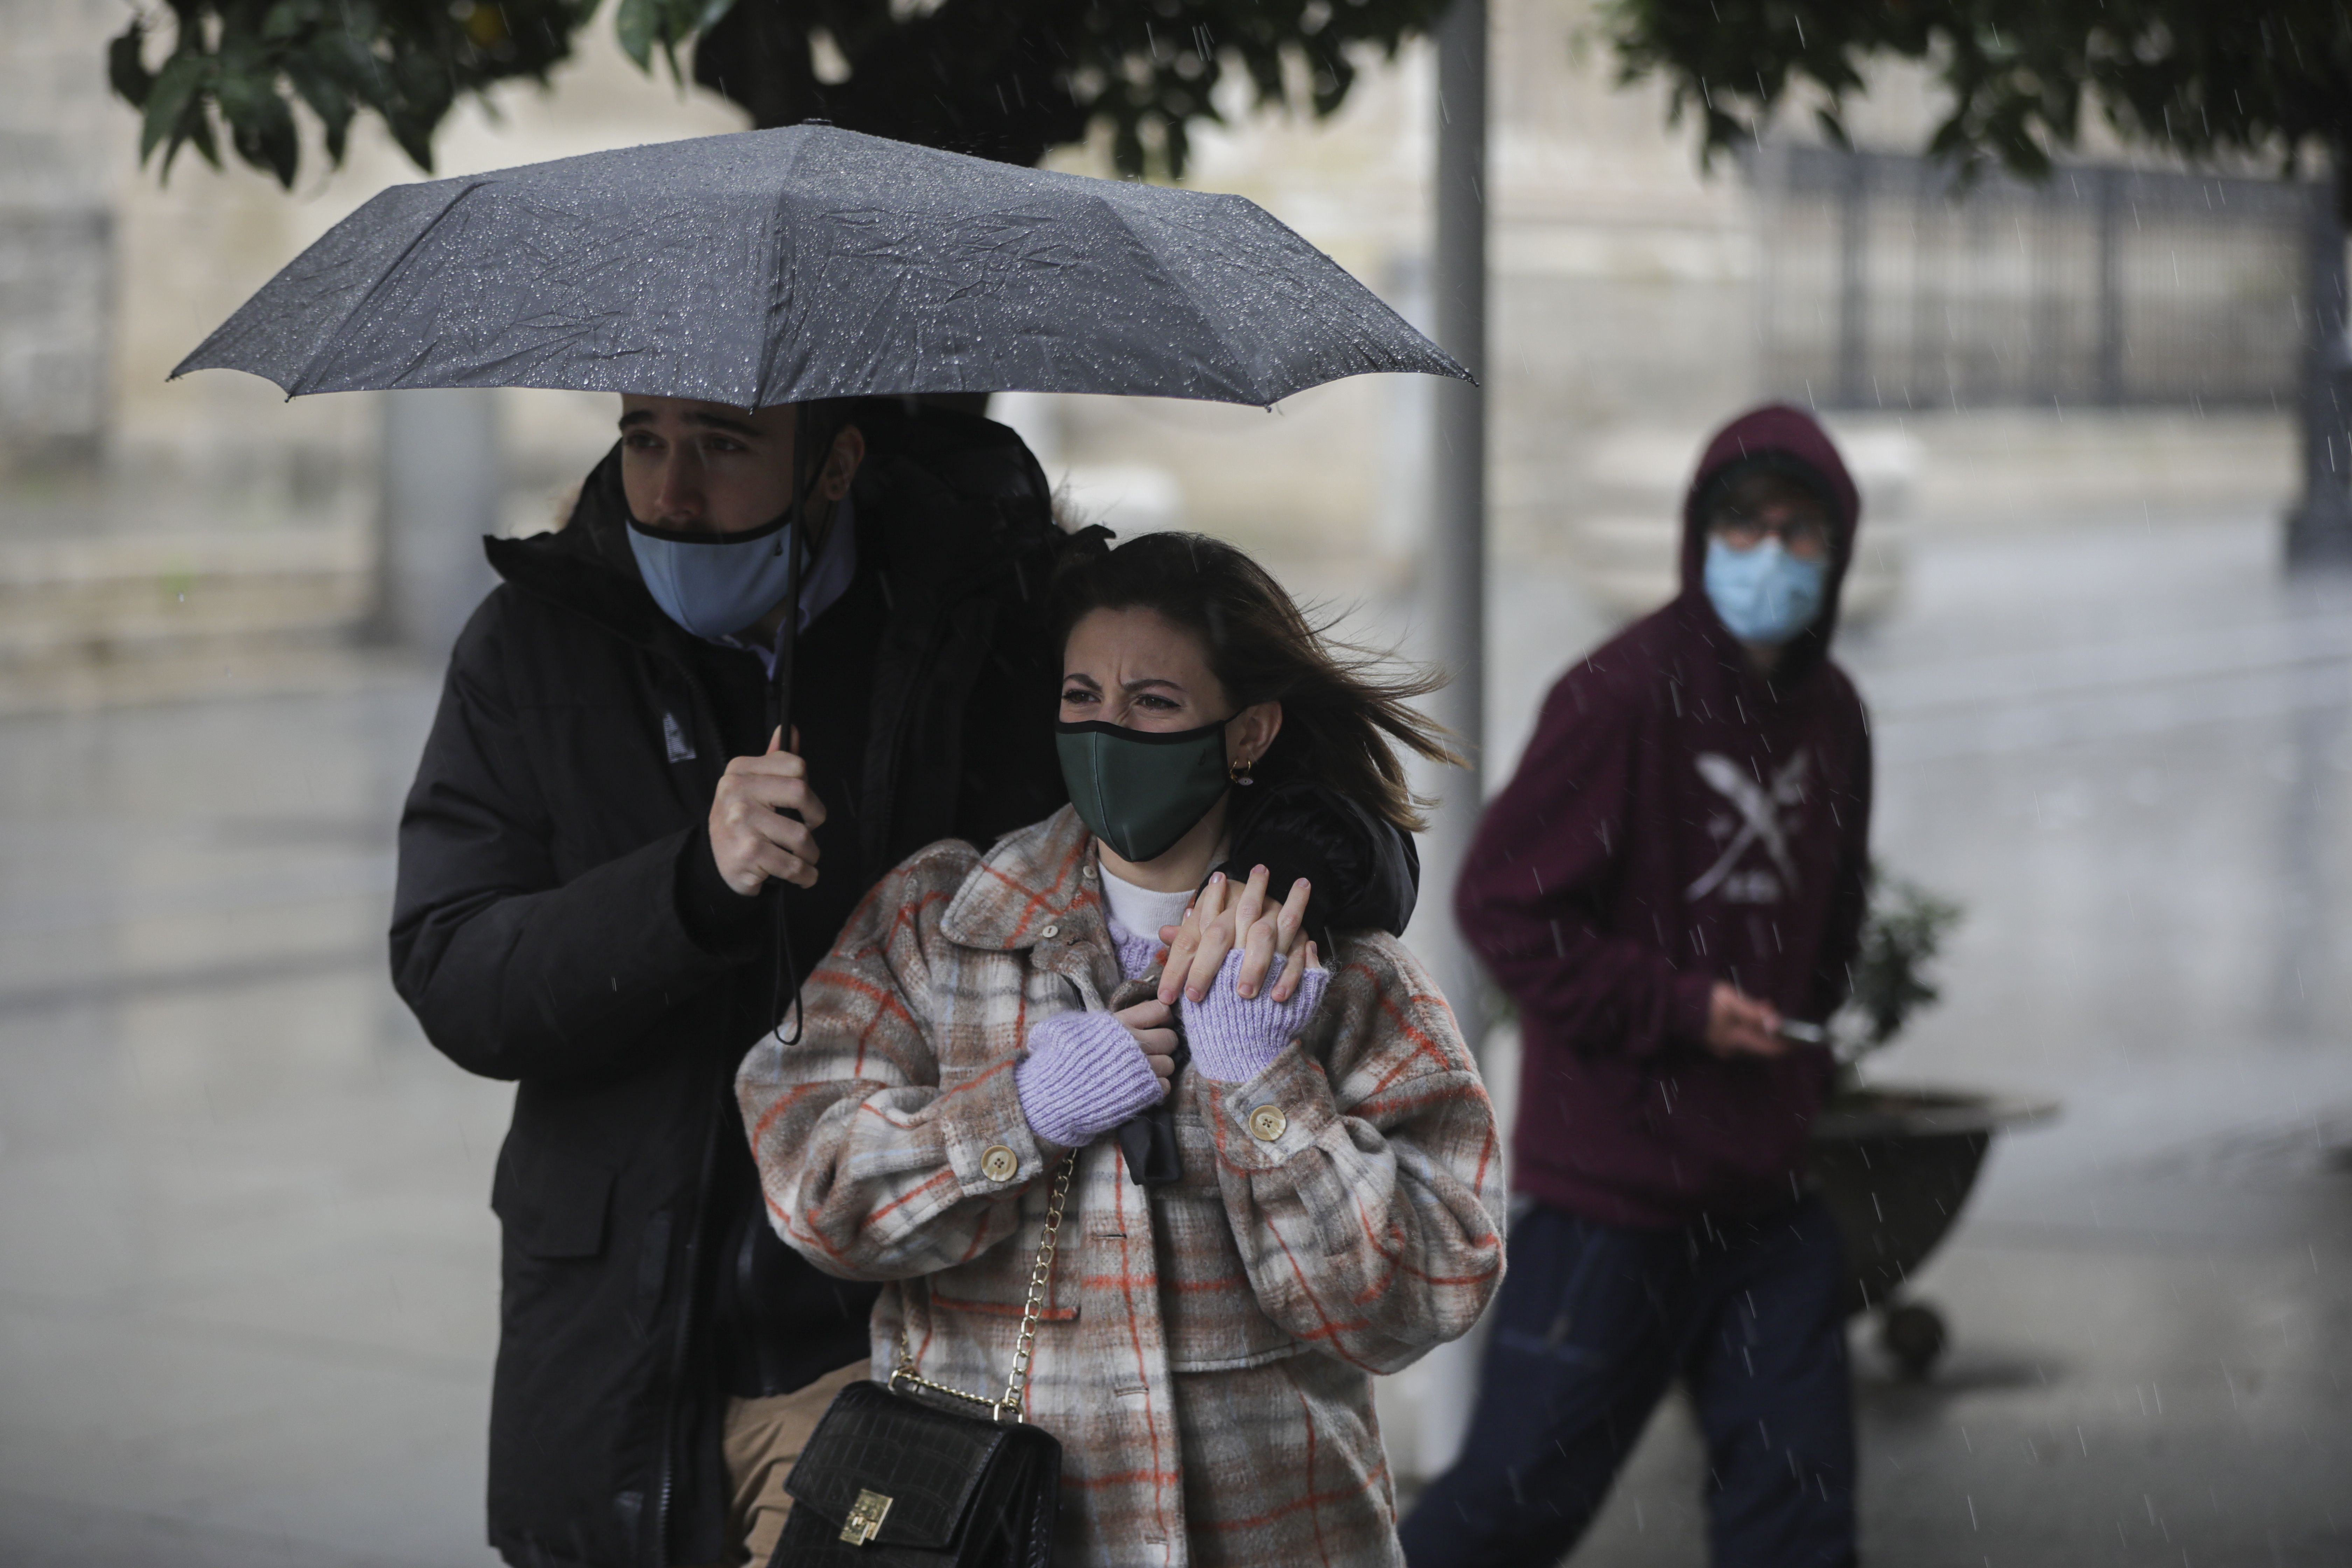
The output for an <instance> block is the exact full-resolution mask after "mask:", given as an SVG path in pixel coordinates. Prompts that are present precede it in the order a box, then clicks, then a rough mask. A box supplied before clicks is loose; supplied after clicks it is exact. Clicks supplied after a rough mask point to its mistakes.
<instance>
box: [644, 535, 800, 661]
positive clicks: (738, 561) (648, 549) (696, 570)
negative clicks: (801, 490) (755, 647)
mask: <svg viewBox="0 0 2352 1568" xmlns="http://www.w3.org/2000/svg"><path fill="white" fill-rule="evenodd" d="M795 540H796V531H795V530H794V529H793V526H792V523H791V521H790V520H789V519H788V518H782V517H780V518H778V519H777V520H776V521H773V522H772V523H770V524H768V525H767V526H766V527H764V528H755V529H753V530H751V531H750V532H749V533H686V532H680V531H675V530H672V529H667V528H648V527H646V525H645V524H644V523H642V522H639V521H637V520H636V519H635V518H631V519H629V551H630V553H632V554H634V555H635V556H636V558H637V571H638V573H639V574H642V575H643V576H644V578H645V580H646V591H647V592H649V593H651V594H652V595H653V596H654V603H655V604H656V605H660V606H661V610H662V614H663V615H666V616H668V617H669V618H670V619H671V620H673V621H676V622H677V624H678V625H679V626H684V627H685V628H686V629H687V630H688V631H689V632H692V633H693V634H694V635H695V636H696V637H727V636H730V635H731V634H733V633H736V632H740V631H741V630H743V628H744V627H746V626H750V625H751V623H752V622H754V621H756V620H758V619H759V618H760V617H761V616H764V615H766V614H767V613H768V612H769V611H770V610H772V609H774V608H775V607H776V605H777V603H778V602H779V601H781V600H782V598H783V596H784V595H785V593H786V592H787V591H788V590H789V589H790V588H791V586H792V583H791V578H792V560H793V558H792V553H791V552H792V551H793V549H794V548H796V544H795Z"/></svg>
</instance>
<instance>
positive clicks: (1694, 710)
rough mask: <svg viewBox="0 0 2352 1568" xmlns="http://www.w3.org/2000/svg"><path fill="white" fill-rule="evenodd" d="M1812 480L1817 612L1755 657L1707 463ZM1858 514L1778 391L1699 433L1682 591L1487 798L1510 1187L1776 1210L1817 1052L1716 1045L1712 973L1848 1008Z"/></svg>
mask: <svg viewBox="0 0 2352 1568" xmlns="http://www.w3.org/2000/svg"><path fill="white" fill-rule="evenodd" d="M1748 459H1758V460H1760V461H1761V462H1763V463H1765V464H1768V465H1771V466H1775V467H1778V468H1782V469H1783V470H1784V471H1786V470H1787V469H1788V468H1789V466H1790V464H1791V463H1794V464H1797V465H1801V466H1802V470H1803V472H1802V473H1801V474H1799V475H1798V476H1797V477H1800V478H1811V479H1813V480H1814V481H1815V488H1817V489H1820V490H1821V491H1822V494H1823V497H1824V499H1825V500H1829V501H1830V502H1831V503H1832V513H1833V515H1834V518H1835V520H1836V542H1835V546H1834V550H1833V552H1832V560H1831V564H1830V571H1829V578H1828V584H1827V592H1826V593H1825V595H1824V596H1823V601H1822V612H1821V615H1820V616H1819V617H1818V618H1817V619H1816V620H1815V622H1814V623H1813V625H1812V626H1811V627H1810V628H1809V629H1807V630H1806V631H1804V632H1802V633H1801V634H1800V635H1799V636H1798V637H1796V638H1795V639H1793V640H1792V641H1791V642H1790V644H1789V645H1788V647H1787V649H1786V650H1785V652H1784V653H1783V655H1782V658H1781V661H1780V667H1779V668H1778V670H1777V671H1776V672H1775V673H1774V675H1773V676H1772V677H1771V678H1770V679H1766V678H1765V677H1764V676H1763V675H1761V674H1759V673H1758V672H1757V670H1756V668H1755V667H1754V666H1753V665H1752V664H1751V663H1750V662H1749V660H1748V657H1747V655H1746V653H1745V652H1744V651H1743V650H1742V648H1741V647H1740V646H1739V644H1738V641H1737V639H1735V638H1734V637H1732V635H1731V633H1730V632H1729V631H1727V629H1726V628H1725V626H1724V625H1723V622H1722V621H1721V620H1720V619H1719V618H1717V616H1716V613H1715V609H1714V606H1713V605H1710V604H1709V603H1708V602H1707V597H1706V587H1705V584H1704V565H1705V560H1706V535H1705V531H1704V530H1703V528H1702V527H1701V524H1700V521H1699V516H1698V509H1699V502H1700V499H1701V497H1702V495H1703V494H1704V492H1705V491H1706V489H1707V487H1708V485H1709V482H1710V481H1711V480H1713V479H1715V478H1716V477H1717V475H1718V474H1719V473H1720V472H1721V471H1722V470H1723V469H1724V468H1727V466H1729V465H1732V464H1735V463H1741V462H1744V461H1746V460H1748ZM1859 510H1860V506H1859V501H1858V500H1857V498H1856V496H1855V493H1854V488H1853V480H1852V479H1849V478H1848V477H1847V475H1846V471H1845V465H1844V464H1843V463H1842V462H1840V461H1839V460H1838V455H1837V451H1836V448H1834V447H1832V446H1831V444H1830V440H1829V437H1827V436H1826V435H1825V434H1824V433H1823V432H1822V428H1821V426H1818V425H1816V424H1815V423H1814V422H1813V421H1812V420H1811V418H1810V417H1808V416H1805V415H1804V414H1801V413H1800V412H1799V411H1797V410H1796V409H1793V408H1787V407H1780V406H1772V407H1766V408H1760V409H1758V410H1756V411H1755V412H1753V413H1750V414H1747V415H1743V416H1741V417H1739V418H1738V419H1737V420H1735V421H1733V422H1732V423H1731V424H1730V425H1729V426H1726V427H1725V428H1724V430H1723V431H1722V433H1721V434H1719V435H1717V437H1715V439H1714V440H1713V441H1712V442H1710V443H1709V444H1708V446H1707V449H1706V457H1705V458H1703V459H1702V460H1701V461H1700V463H1699V468H1698V475H1697V478H1696V479H1695V480H1694V481H1693V482H1692V485H1691V489H1690V495H1689V497H1688V499H1687V500H1685V503H1684V509H1683V551H1682V593H1681V595H1679V596H1678V597H1677V598H1675V601H1674V602H1673V603H1672V604H1670V605H1666V606H1665V608H1664V609H1662V610H1660V611H1658V612H1657V613H1656V614H1654V615H1652V616H1648V617H1646V618H1645V619H1643V620H1641V621H1637V622H1635V623H1634V624H1633V626H1630V627H1628V628H1627V629H1626V630H1625V631H1624V632H1622V634H1620V635H1619V636H1618V637H1614V638H1612V640H1611V641H1609V642H1607V643H1604V644H1602V645H1601V647H1599V648H1598V649H1596V650H1594V651H1593V652H1592V653H1591V654H1589V655H1587V656H1586V657H1585V658H1583V659H1581V660H1580V661H1579V662H1578V663H1577V664H1576V666H1575V667H1574V668H1571V669H1570V671H1569V672H1568V673H1567V674H1566V675H1565V676H1563V677H1562V678H1561V679H1560V681H1559V684H1558V685H1557V686H1555V687H1553V688H1552V690H1551V695H1550V696H1549V698H1548V699H1547V700H1545V703H1544V710H1543V717H1542V720H1541V721H1540V722H1539V724H1538V727H1537V730H1536V736H1535V740H1534V741H1533V742H1532V743H1531V744H1530V745H1529V746H1528V752H1527V756H1526V758H1525V759H1524V760H1523V761H1522V762H1521V763H1519V771H1518V773H1517V776H1516V777H1514V778H1513V779H1512V780H1511V784H1510V787H1508V788H1507V789H1506V790H1504V791H1503V793H1502V794H1501V795H1498V796H1497V797H1496V799H1495V801H1494V803H1493V804H1492V805H1489V806H1488V807H1487V808H1486V816H1485V818H1484V819H1483V820H1482V821H1481V822H1480V824H1479V828H1478V836H1477V838H1476V840H1475V843H1474V844H1473V845H1472V847H1471V851H1470V857H1469V860H1468V862H1467V864H1466V865H1465V867H1464V868H1463V872H1462V881H1461V885H1460V887H1459V889H1458V890H1457V892H1456V896H1455V910H1456V911H1457V913H1458V914H1459V916H1460V918H1461V921H1462V927H1463V930H1464V931H1465V932H1466V933H1467V935H1468V936H1469V939H1470V941H1471V942H1473V943H1474V944H1475V946H1476V948H1477V950H1478V952H1479V954H1480V956H1481V957H1482V958H1484V960H1485V961H1486V967H1487V969H1488V971H1489V972H1490V973H1492V974H1493V975H1494V977H1495V979H1496V981H1497V982H1498V983H1499V984H1501V985H1502V987H1503V989H1504V990H1505V991H1507V992H1508V993H1509V994H1510V995H1511V996H1512V998H1513V999H1514V1000H1515V1001H1517V1004H1518V1006H1519V1017H1520V1028H1521V1037H1522V1041H1523V1047H1522V1061H1521V1068H1520V1090H1519V1113H1518V1130H1517V1136H1516V1138H1515V1140H1514V1153H1515V1156H1516V1159H1515V1163H1516V1166H1517V1172H1516V1176H1515V1180H1516V1183H1517V1190H1518V1191H1520V1192H1524V1193H1526V1194H1529V1195H1531V1196H1533V1197H1535V1198H1536V1199H1538V1201H1540V1202H1543V1203H1547V1204H1551V1205H1556V1206H1558V1207H1559V1208H1563V1209H1566V1210H1568V1211H1569V1212H1570V1213H1572V1214H1577V1215H1582V1216H1584V1217H1585V1218H1588V1219H1591V1220H1597V1221H1600V1222H1601V1223H1603V1224H1609V1225H1624V1226H1681V1225H1687V1224H1691V1223H1693V1222H1694V1221H1696V1220H1697V1219H1698V1218H1699V1217H1700V1216H1701V1215H1727V1216H1737V1215H1755V1214H1759V1213H1761V1212H1763V1211H1766V1210H1769V1209H1770V1208H1773V1207H1775V1206H1777V1205H1782V1204H1786V1203H1788V1202H1790V1200H1791V1199H1792V1198H1793V1197H1794V1195H1795V1194H1796V1192H1797V1185H1796V1184H1797V1179H1798V1177H1797V1173H1798V1168H1799V1165H1800V1163H1801V1159H1802V1156H1803V1152H1804V1144H1805V1135H1806V1131H1807V1130H1808V1128H1809V1127H1810V1126H1811V1122H1812V1119H1813V1114H1814V1112H1815V1111H1816V1110H1819V1109H1820V1106H1821V1102H1822V1094H1823V1092H1824V1090H1825V1089H1826V1088H1827V1087H1828V1083H1829V1079H1830V1068H1831V1062H1830V1058H1829V1053H1828V1052H1827V1050H1826V1049H1824V1048H1822V1047H1791V1049H1790V1052H1789V1054H1788V1055H1786V1056H1784V1057H1780V1058H1776V1059H1771V1060H1766V1059H1762V1058H1737V1059H1730V1060H1727V1059H1724V1058H1718V1057H1716V1056H1714V1055H1713V1054H1712V1053H1710V1052H1709V1051H1708V1050H1707V1049H1706V1047H1705V1045H1704V1044H1703V1043H1702V1042H1703V1040H1704V1037H1705V1035H1706V1017H1707V1004H1708V998H1709V994H1710V993H1711V991H1712V990H1713V987H1714V985H1715V983H1716V982H1717V981H1718V980H1728V981H1731V982H1733V983H1734V984H1737V985H1738V987H1739V988H1740V989H1741V990H1743V991H1745V992H1747V993H1748V994H1750V995H1752V996H1758V997H1761V998H1763V999H1765V1000H1767V1001H1769V1002H1770V1003H1772V1004H1773V1005H1775V1006H1777V1007H1779V1008H1780V1011H1781V1013H1782V1015H1783V1016H1787V1017H1790V1018H1798V1019H1804V1020H1808V1021H1811V1022H1822V1021H1825V1020H1826V1019H1827V1018H1828V1017H1829V1016H1830V1015H1831V1014H1832V1012H1834V1011H1835V1010H1836V1008H1837V1006H1838V1005H1839V1004H1840V1003H1841V1002H1842V1001H1843V999H1844V997H1845V994H1846V991H1847V987H1848V983H1849V982H1848V974H1847V965H1848V963H1849V962H1850V961H1851V960H1852V959H1853V953H1854V948H1855V942H1856V938H1857V935H1858V932H1859V931H1860V928H1861V923H1862V915H1863V905H1864V875H1865V871H1866V867H1867V858H1868V846H1869V831H1870V735H1869V730H1868V726H1867V722H1866V721H1865V719H1864V714H1863V708H1862V701H1861V699H1860V698H1859V697H1857V696H1856V695H1855V693H1854V689H1853V683H1852V682H1851V681H1849V680H1848V679H1846V677H1845V674H1844V672H1843V670H1840V669H1839V668H1837V667H1836V666H1835V665H1833V664H1832V663H1831V662H1830V660H1829V644H1830V637H1831V634H1832V632H1833V631H1834V630H1835V628H1836V625H1837V606H1838V590H1839V585H1840V584H1842V582H1843V579H1844V576H1845V569H1846V563H1848V562H1849V561H1850V560H1851V559H1852V558H1853V534H1854V527H1855V523H1856V521H1857V520H1858V513H1859Z"/></svg>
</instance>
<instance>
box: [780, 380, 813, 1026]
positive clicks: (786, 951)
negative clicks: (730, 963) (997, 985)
mask: <svg viewBox="0 0 2352 1568" xmlns="http://www.w3.org/2000/svg"><path fill="white" fill-rule="evenodd" d="M810 426H811V421H810V419H809V416H808V405H807V404H805V403H803V404H801V405H798V406H797V407H795V408H794V409H793V479H792V483H793V501H792V517H791V519H790V520H789V521H788V522H787V523H786V525H785V528H784V539H785V541H786V542H785V545H784V548H785V549H787V550H789V551H791V552H792V558H791V559H790V560H789V561H787V562H786V563H784V624H783V626H782V627H781V628H780V630H781V632H782V636H780V637H778V638H777V639H776V662H775V665H774V667H773V669H772V672H771V676H770V682H771V684H770V686H769V693H768V706H769V709H770V710H771V717H772V719H773V720H774V723H773V725H772V727H771V730H770V733H772V734H773V735H774V736H775V737H776V745H777V748H778V749H779V750H789V749H790V748H791V746H792V743H793V661H794V656H795V655H796V654H797V653H798V651H799V649H800V641H801V563H803V561H805V560H806V559H807V557H808V528H807V523H808V507H807V500H808V491H809V489H811V488H812V487H811V486H810V485H806V484H803V483H802V481H801V466H802V464H803V462H804V461H805V459H806V456H807V447H808V437H809V430H810ZM823 471H824V470H823V469H822V468H820V469H819V470H818V472H820V473H822V472H823ZM769 886H770V887H772V888H773V889H775V892H774V893H773V895H772V897H771V899H770V901H769V910H770V916H771V918H772V920H774V921H775V922H776V970H775V975H774V977H773V980H772V983H771V984H770V985H769V988H768V1016H769V1018H770V1019H771V1020H772V1022H771V1023H770V1024H769V1026H768V1027H769V1029H770V1031H771V1032H772V1034H774V1036H775V1037H776V1040H777V1043H778V1044H780V1045H786V1046H796V1045H798V1044H800V1039H801V1027H802V1026H803V1024H804V1023H806V1021H807V1016H806V1014H805V1013H803V1010H802V1007H801V972H800V964H799V963H797V962H796V961H795V960H794V958H793V933H792V931H790V930H789V929H788V928H787V927H786V925H785V922H784V900H785V899H786V898H787V897H789V896H790V895H789V894H788V893H787V892H786V890H785V886H784V884H783V883H782V882H780V881H771V882H770V883H769ZM787 977H789V978H790V981H791V984H792V988H793V998H792V1005H791V1007H790V1008H789V1009H787V1008H786V1006H785V1005H784V984H785V981H786V978H787ZM787 1016H789V1017H790V1018H791V1019H792V1021H793V1028H792V1033H791V1034H790V1035H787V1034H785V1033H784V1019H785V1018H786V1017H787Z"/></svg>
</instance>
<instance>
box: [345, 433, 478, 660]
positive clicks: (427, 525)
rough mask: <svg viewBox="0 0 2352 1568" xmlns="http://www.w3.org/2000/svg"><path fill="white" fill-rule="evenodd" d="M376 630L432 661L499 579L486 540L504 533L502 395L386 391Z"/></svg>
mask: <svg viewBox="0 0 2352 1568" xmlns="http://www.w3.org/2000/svg"><path fill="white" fill-rule="evenodd" d="M376 396H377V397H378V398H379V399H380V400H381V401H382V405H383V452H382V455H381V458H380V463H381V479H380V481H379V482H380V486H381V489H380V492H379V493H380V500H379V503H378V512H377V529H378V535H377V537H378V541H379V552H378V556H377V561H376V573H377V580H376V584H377V585H376V614H375V622H376V627H375V629H376V631H377V633H378V635H380V636H382V637H384V638H385V639H386V640H389V641H393V642H396V643H400V644H402V645H404V646H405V647H411V648H414V649H415V650H416V651H417V652H419V653H422V654H425V655H426V656H428V657H430V658H436V659H442V658H447V657H448V656H449V648H450V645H451V644H453V643H455V642H456V641H457V634H458V633H459V632H460V631H462V630H464V629H465V625H466V621H467V617H468V616H471V615H472V614H473V613H474V607H475V606H476V605H478V604H480V603H481V602H482V597H483V595H486V594H488V592H489V591H490V590H491V589H492V588H494V587H496V586H497V585H498V576H497V574H495V573H493V572H492V571H491V570H490V564H489V563H488V561H487V560H485V559H484V558H483V555H482V536H483V535H484V534H487V533H496V532H497V531H499V493H500V480H501V468H500V458H499V403H498V397H499V395H498V394H497V393H495V392H492V391H490V390H488V389H487V388H483V387H435V388H431V389H429V390H415V391H407V392H382V393H378V394H377V395H376Z"/></svg>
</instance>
